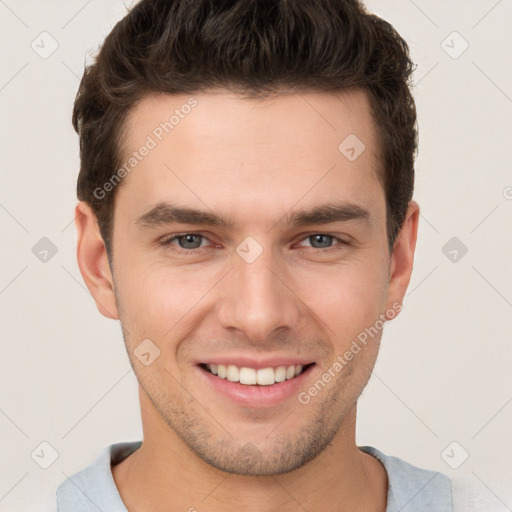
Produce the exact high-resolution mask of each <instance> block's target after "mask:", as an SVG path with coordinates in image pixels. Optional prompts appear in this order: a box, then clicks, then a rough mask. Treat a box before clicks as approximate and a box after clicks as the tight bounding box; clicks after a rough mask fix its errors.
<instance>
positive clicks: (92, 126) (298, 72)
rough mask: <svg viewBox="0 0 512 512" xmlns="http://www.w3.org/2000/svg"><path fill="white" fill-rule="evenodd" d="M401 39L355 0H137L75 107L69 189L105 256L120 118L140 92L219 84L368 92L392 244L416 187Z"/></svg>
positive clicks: (257, 89) (412, 119) (246, 89)
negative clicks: (88, 211)
mask: <svg viewBox="0 0 512 512" xmlns="http://www.w3.org/2000/svg"><path fill="white" fill-rule="evenodd" d="M412 71H413V64H412V62H411V60H410V57H409V48H408V46H407V43H406V42H405V41H404V40H403V39H402V38H401V37H400V35H399V34H398V33H397V32H396V30H395V29H394V28H393V27H392V26H391V25H390V24H389V23H388V22H386V21H384V20H383V19H381V18H379V17H378V16H376V15H374V14H371V13H369V12H368V11H367V10H366V9H365V8H364V6H363V5H362V3H361V2H359V1H357V0H225V1H215V0H142V1H140V2H139V3H138V4H136V5H135V6H134V7H133V8H132V9H131V11H129V13H128V14H127V15H126V16H125V17H124V18H123V19H122V20H121V21H120V22H118V23H117V24H116V26H115V27H114V28H113V29H112V31H111V32H110V34H109V35H108V36H107V37H106V39H105V41H104V43H103V45H102V47H101V50H100V52H99V53H98V55H97V57H96V59H95V62H94V63H93V64H92V65H90V66H88V67H86V69H85V71H84V74H83V77H82V80H81V82H80V86H79V90H78V93H77V96H76V100H75V104H74V110H73V126H74V128H75V130H76V131H77V133H78V134H79V136H80V160H81V166H80V174H79V176H78V183H77V195H78V198H79V199H80V200H83V201H86V202H87V203H88V204H89V205H90V206H91V208H92V209H93V211H94V212H95V214H96V217H97V219H98V225H99V228H100V232H101V235H102V237H103V240H104V242H105V246H106V248H107V253H108V254H109V258H111V255H112V253H111V241H112V230H113V209H114V198H115V190H112V191H111V192H110V193H108V194H106V195H105V196H104V197H101V198H98V197H97V195H98V194H95V190H97V189H98V187H101V186H102V185H103V184H104V183H106V182H107V181H108V180H109V179H110V178H111V177H112V176H113V175H114V174H115V171H116V169H118V168H119V166H120V165H122V163H121V158H122V144H121V140H122V139H121V137H122V133H123V127H124V126H125V124H126V123H125V122H126V119H127V115H128V113H129V112H130V110H131V109H132V108H133V107H134V105H135V104H136V103H137V102H138V101H139V100H141V99H142V98H143V97H144V96H145V95H146V94H149V93H152V92H161V93H168V94H176V93H194V92H196V93H197V92H200V91H205V90H208V89H213V88H223V89H228V90H233V91H235V92H243V93H244V94H248V95H255V96H259V95H262V94H269V93H272V92H282V91H290V92H293V91H324V92H329V91H330V92H334V91H340V90H343V89H347V88H353V87H357V88H363V89H364V90H366V91H367V93H368V96H369V99H370V104H371V107H372V113H373V117H374V121H375V125H376V127H377V133H378V137H379V145H380V154H381V159H382V171H381V173H382V175H380V178H381V181H382V183H383V186H384V191H385V194H386V203H387V204H386V208H387V236H388V242H389V246H390V248H392V247H393V244H394V241H395V239H396V236H397V234H398V232H399V230H400V228H401V226H402V224H403V221H404V219H405V215H406V212H407V206H408V202H409V201H410V200H411V198H412V193H413V188H414V157H415V152H416V149H417V129H416V108H415V104H414V99H413V97H412V94H411V91H410V80H411V75H412Z"/></svg>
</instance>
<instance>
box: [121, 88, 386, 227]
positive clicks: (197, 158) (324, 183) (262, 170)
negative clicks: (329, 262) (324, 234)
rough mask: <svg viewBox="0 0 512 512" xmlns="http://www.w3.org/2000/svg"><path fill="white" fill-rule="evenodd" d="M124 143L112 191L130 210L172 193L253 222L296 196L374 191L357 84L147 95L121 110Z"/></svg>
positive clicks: (368, 195)
mask: <svg viewBox="0 0 512 512" xmlns="http://www.w3.org/2000/svg"><path fill="white" fill-rule="evenodd" d="M122 147H123V160H124V162H125V163H128V162H129V161H131V163H132V164H133V166H130V165H128V166H127V167H126V168H127V169H128V170H129V172H126V173H125V175H126V177H125V178H124V183H123V186H122V187H120V190H118V191H117V192H118V194H119V196H120V200H121V201H123V198H125V199H129V203H130V210H131V211H132V212H133V214H134V215H137V214H140V213H141V211H142V210H144V209H146V208H147V207H148V206H149V205H156V204H158V203H159V202H163V201H166V200H169V201H172V202H176V200H178V202H182V203H183V205H185V204H187V205H190V206H191V205H192V204H194V205H196V206H201V207H203V209H204V207H207V208H210V209H211V208H215V209H216V210H217V211H219V209H223V211H222V213H225V214H226V215H229V213H228V212H229V210H231V211H232V212H236V213H237V215H240V214H242V213H243V212H245V213H246V214H247V215H248V218H249V217H250V216H251V215H252V218H253V219H254V221H255V222H256V219H255V217H254V214H255V213H258V212H259V215H260V216H263V211H262V208H264V209H269V208H270V209H272V213H273V218H276V217H277V216H279V215H280V212H281V210H285V211H289V210H290V208H292V207H293V205H294V204H297V203H298V202H301V203H302V206H304V207H307V206H311V205H314V204H315V202H316V203H318V202H319V201H320V200H322V202H325V200H329V199H341V200H343V199H350V200H351V202H355V203H362V202H363V203H364V202H365V201H366V202H367V203H372V201H373V202H375V200H376V199H377V196H378V195H379V193H380V195H382V190H380V191H379V188H381V187H380V181H379V178H378V173H379V168H378V162H379V156H378V143H377V136H376V130H375V126H374V122H373V118H372V115H371V109H370V104H369V101H368V98H367V96H366V93H365V92H364V91H362V90H351V91H345V92H343V93H338V94H332V93H311V92H309V93H304V94H283V95H274V96H270V97H266V98H248V97H244V96H241V95H239V94H235V93H233V92H229V91H215V92H212V91H210V92H206V93H200V94H193V95H185V94H179V95H178V94H177V95H164V94H152V95H149V96H146V97H145V98H143V99H142V100H141V101H140V102H139V103H138V104H137V105H136V106H135V107H134V109H133V110H132V111H131V113H130V114H129V116H128V118H127V122H126V130H125V135H124V137H123V145H122ZM144 148H147V149H144ZM142 153H144V156H141V154H142ZM343 194H345V195H346V197H340V196H343ZM379 199H381V198H379ZM269 213H270V211H269Z"/></svg>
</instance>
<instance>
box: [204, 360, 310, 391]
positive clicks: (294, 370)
mask: <svg viewBox="0 0 512 512" xmlns="http://www.w3.org/2000/svg"><path fill="white" fill-rule="evenodd" d="M312 364H314V363H311V364H307V365H301V364H297V365H289V366H276V367H267V368H260V369H255V368H249V367H246V366H242V367H238V366H235V365H233V364H229V365H224V364H205V365H201V367H202V368H203V369H205V370H206V371H208V372H210V373H211V374H213V375H216V376H217V377H219V378H221V379H226V380H228V381H229V382H238V383H240V384H244V385H246V386H255V385H258V386H272V385H273V384H276V383H279V382H284V381H286V380H291V379H293V378H295V377H298V376H299V375H301V374H302V372H303V371H305V370H306V369H307V368H308V367H309V366H311V365H312Z"/></svg>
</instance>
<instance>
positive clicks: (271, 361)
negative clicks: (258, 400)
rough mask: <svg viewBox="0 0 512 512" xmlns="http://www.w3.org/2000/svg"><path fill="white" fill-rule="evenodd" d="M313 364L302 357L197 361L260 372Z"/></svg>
mask: <svg viewBox="0 0 512 512" xmlns="http://www.w3.org/2000/svg"><path fill="white" fill-rule="evenodd" d="M311 363H314V360H312V359H307V358H304V357H296V356H283V357H277V356H275V357H265V358H257V357H254V356H251V357H249V356H212V357H208V358H206V359H202V360H201V361H198V364H222V365H225V366H228V365H234V366H238V368H244V367H245V368H254V369H255V370H260V369H262V368H277V367H278V366H292V365H298V364H300V365H302V366H305V365H307V364H311Z"/></svg>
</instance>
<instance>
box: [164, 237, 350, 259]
mask: <svg viewBox="0 0 512 512" xmlns="http://www.w3.org/2000/svg"><path fill="white" fill-rule="evenodd" d="M187 235H193V236H199V237H201V238H202V239H205V240H209V238H208V237H207V236H205V235H202V234H201V233H178V234H177V235H172V236H171V237H169V238H164V239H163V240H162V241H161V242H160V245H161V246H163V247H168V246H170V245H172V242H174V241H175V240H177V239H178V238H180V237H182V236H187ZM316 235H322V236H327V237H330V238H332V239H333V241H338V244H336V245H333V246H332V247H327V248H325V249H316V248H314V247H311V248H310V249H311V250H312V251H313V253H315V254H319V253H322V254H330V253H331V252H334V251H337V250H340V249H341V248H342V247H344V246H347V245H350V243H349V242H348V241H346V240H343V239H342V238H339V237H337V236H334V235H330V234H328V233H320V232H318V233H310V234H309V235H306V236H304V237H303V238H301V240H300V242H303V241H304V240H306V239H308V238H310V237H313V236H316ZM210 241H211V240H210ZM204 248H205V247H198V248H196V249H183V248H182V247H178V246H175V250H177V251H178V252H179V253H182V254H183V253H189V254H194V253H197V251H199V250H200V249H204ZM301 249H304V247H301Z"/></svg>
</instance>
